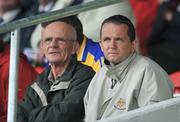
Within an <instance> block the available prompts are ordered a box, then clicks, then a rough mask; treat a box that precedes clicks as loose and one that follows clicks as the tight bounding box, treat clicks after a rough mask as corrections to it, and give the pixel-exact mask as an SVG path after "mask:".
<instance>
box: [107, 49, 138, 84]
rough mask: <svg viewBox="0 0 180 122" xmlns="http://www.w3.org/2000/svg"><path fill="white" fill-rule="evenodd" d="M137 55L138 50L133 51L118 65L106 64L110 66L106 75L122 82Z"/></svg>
mask: <svg viewBox="0 0 180 122" xmlns="http://www.w3.org/2000/svg"><path fill="white" fill-rule="evenodd" d="M135 57H136V52H134V53H132V54H131V55H130V56H129V57H128V58H127V59H125V60H124V61H123V62H121V63H119V64H117V65H110V64H109V65H106V66H107V68H108V71H107V72H106V75H107V76H108V77H110V78H111V79H114V80H117V81H119V82H121V81H122V80H123V79H124V77H125V76H126V74H127V72H128V70H129V67H130V64H131V62H132V61H133V60H134V59H135Z"/></svg>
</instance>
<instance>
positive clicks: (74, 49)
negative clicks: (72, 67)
mask: <svg viewBox="0 0 180 122" xmlns="http://www.w3.org/2000/svg"><path fill="white" fill-rule="evenodd" d="M79 48H80V44H79V43H78V42H77V41H75V42H74V43H73V49H72V54H75V53H77V51H78V50H79Z"/></svg>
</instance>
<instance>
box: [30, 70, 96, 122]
mask: <svg viewBox="0 0 180 122" xmlns="http://www.w3.org/2000/svg"><path fill="white" fill-rule="evenodd" d="M93 75H94V72H92V71H89V70H88V71H83V72H80V73H76V77H75V78H74V80H73V82H72V85H71V86H69V87H70V88H68V93H67V94H66V96H65V97H64V99H63V101H61V102H59V103H56V104H48V105H47V106H42V107H38V108H35V109H33V110H32V111H31V113H30V115H29V121H31V122H36V121H64V122H69V121H82V120H83V117H84V106H83V97H84V94H85V92H86V89H87V87H88V85H89V82H90V81H91V79H92V77H93Z"/></svg>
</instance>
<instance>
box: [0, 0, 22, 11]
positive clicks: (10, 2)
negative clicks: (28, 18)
mask: <svg viewBox="0 0 180 122" xmlns="http://www.w3.org/2000/svg"><path fill="white" fill-rule="evenodd" d="M19 4H20V0H0V10H3V11H9V10H12V9H14V8H16V6H18V5H19Z"/></svg>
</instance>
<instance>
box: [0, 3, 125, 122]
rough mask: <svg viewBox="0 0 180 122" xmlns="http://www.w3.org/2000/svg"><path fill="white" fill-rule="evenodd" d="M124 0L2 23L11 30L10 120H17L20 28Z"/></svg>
mask: <svg viewBox="0 0 180 122" xmlns="http://www.w3.org/2000/svg"><path fill="white" fill-rule="evenodd" d="M122 1H124V0H94V1H92V2H88V3H83V4H79V5H75V6H71V7H66V8H63V9H60V10H56V11H52V12H47V13H44V14H40V15H36V16H31V17H27V18H22V19H20V20H16V21H13V22H9V23H6V24H2V25H0V33H5V32H10V31H12V32H11V50H10V70H9V71H10V73H9V94H8V118H7V121H8V122H15V121H16V106H17V97H16V96H17V83H18V82H17V79H18V59H19V44H20V41H19V30H20V29H21V28H25V27H29V26H32V25H37V24H40V23H43V22H48V21H52V20H55V19H58V18H63V17H67V16H70V15H75V14H79V13H81V12H85V11H88V10H92V9H96V8H100V7H104V6H108V5H112V4H116V3H118V2H122Z"/></svg>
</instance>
